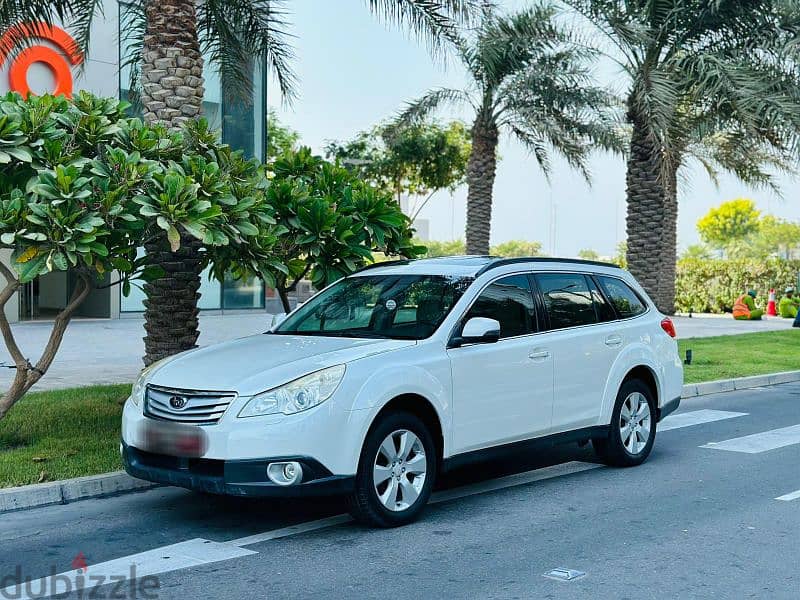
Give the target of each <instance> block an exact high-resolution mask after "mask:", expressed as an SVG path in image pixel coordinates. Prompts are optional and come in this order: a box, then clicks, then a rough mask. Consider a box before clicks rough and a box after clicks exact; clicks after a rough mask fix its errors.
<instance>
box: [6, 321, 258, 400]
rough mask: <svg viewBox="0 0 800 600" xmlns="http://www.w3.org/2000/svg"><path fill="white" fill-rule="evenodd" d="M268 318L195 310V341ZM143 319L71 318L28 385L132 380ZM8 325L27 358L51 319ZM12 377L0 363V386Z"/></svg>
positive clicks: (242, 331)
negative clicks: (45, 365) (46, 364)
mask: <svg viewBox="0 0 800 600" xmlns="http://www.w3.org/2000/svg"><path fill="white" fill-rule="evenodd" d="M271 320H272V315H270V314H267V313H264V312H252V313H245V314H234V315H224V316H223V315H206V316H203V315H201V317H200V339H199V341H198V343H199V344H200V345H201V346H208V345H209V344H216V343H218V342H222V341H225V340H231V339H236V338H240V337H244V336H246V335H254V334H257V333H263V332H264V331H266V330H267V329H268V328H269V325H270V323H271ZM143 324H144V321H143V320H142V319H133V318H131V319H103V320H99V319H92V320H76V321H73V322H72V323H70V325H69V327H68V329H67V332H66V334H65V335H64V341H63V343H62V344H61V348H60V349H59V351H58V354H56V358H55V360H54V361H53V365H52V366H51V367H50V369H49V370H48V372H47V374H46V375H45V376H44V377H43V378H42V379H41V381H40V382H39V383H38V384H37V385H36V386H34V388H33V389H34V391H35V390H50V389H59V388H71V387H79V386H85V385H92V384H99V383H132V382H133V380H134V379H136V376H137V375H138V373H139V371H140V370H141V369H142V367H143V366H144V365H143V363H142V355H143V354H144V341H143V339H142V338H143V337H144V334H145V331H144V327H143ZM12 328H13V330H14V335H15V336H16V338H17V342H18V343H19V346H20V348H21V350H22V352H23V353H24V354H25V355H26V356H28V357H29V358H30V359H31V362H33V361H35V360H38V359H39V356H40V354H41V351H42V348H44V346H45V344H46V343H47V337H48V336H49V335H50V330H51V329H52V323H48V322H42V321H34V322H28V323H15V324H14V325H13V326H12ZM0 346H2V344H0ZM0 361H2V362H5V363H9V362H10V361H11V358H10V357H9V356H8V353H7V352H6V349H5V346H2V347H0ZM13 377H14V371H13V370H12V369H0V389H6V388H7V387H8V385H9V384H10V383H11V381H12V380H13Z"/></svg>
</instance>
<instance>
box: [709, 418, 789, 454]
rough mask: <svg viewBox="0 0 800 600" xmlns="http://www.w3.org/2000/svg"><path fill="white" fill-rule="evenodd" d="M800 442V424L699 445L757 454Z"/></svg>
mask: <svg viewBox="0 0 800 600" xmlns="http://www.w3.org/2000/svg"><path fill="white" fill-rule="evenodd" d="M794 444H800V425H791V426H789V427H781V428H780V429H770V430H769V431H762V432H761V433H754V434H752V435H745V436H742V437H738V438H732V439H730V440H723V441H721V442H709V443H708V444H704V445H702V446H700V447H701V448H712V449H714V450H728V451H730V452H743V453H745V454H758V453H760V452H767V451H768V450H775V449H776V448H783V447H784V446H792V445H794Z"/></svg>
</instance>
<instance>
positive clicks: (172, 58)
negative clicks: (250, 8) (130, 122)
mask: <svg viewBox="0 0 800 600" xmlns="http://www.w3.org/2000/svg"><path fill="white" fill-rule="evenodd" d="M145 16H146V26H145V34H144V44H143V47H142V105H143V106H144V119H145V121H147V122H148V123H159V124H162V125H165V126H166V127H169V128H171V129H177V128H179V127H180V126H181V125H182V124H183V123H184V122H185V121H186V120H188V119H190V118H194V117H197V116H199V115H200V113H201V112H202V108H203V56H202V54H200V42H199V40H198V37H197V13H196V9H195V3H194V0H159V1H158V2H156V1H155V0H147V3H146V5H145Z"/></svg>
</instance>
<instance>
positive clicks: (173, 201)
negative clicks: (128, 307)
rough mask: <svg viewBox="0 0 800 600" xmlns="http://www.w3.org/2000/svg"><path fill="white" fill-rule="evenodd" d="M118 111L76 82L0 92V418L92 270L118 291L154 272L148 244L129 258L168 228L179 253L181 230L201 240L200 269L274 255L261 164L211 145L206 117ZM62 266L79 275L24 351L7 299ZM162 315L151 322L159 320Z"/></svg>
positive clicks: (249, 263) (44, 365)
mask: <svg viewBox="0 0 800 600" xmlns="http://www.w3.org/2000/svg"><path fill="white" fill-rule="evenodd" d="M124 111H125V104H124V103H121V102H119V101H118V100H115V99H104V98H96V97H94V96H91V95H89V94H87V93H83V92H82V93H79V94H78V95H77V96H76V98H75V99H74V101H68V100H66V99H65V98H63V97H57V98H56V97H53V96H41V97H35V96H30V97H29V98H28V99H27V100H23V99H22V98H21V97H20V96H19V95H17V94H8V95H6V96H5V97H4V98H3V99H2V101H0V131H1V132H2V133H0V247H2V248H6V249H10V250H11V266H12V268H9V267H8V266H5V265H4V264H3V263H0V274H2V276H3V277H4V279H5V286H4V287H3V288H2V290H0V333H2V336H3V340H4V342H5V345H6V348H7V350H8V352H9V354H10V355H11V357H12V360H13V361H14V368H15V371H16V372H15V377H14V381H13V382H12V384H11V386H10V387H9V389H8V390H7V391H6V392H5V394H3V396H2V398H1V399H0V418H2V417H3V415H5V414H6V413H7V412H8V410H9V409H10V408H11V407H12V406H13V405H14V403H15V402H16V401H17V400H19V398H21V397H22V396H23V395H24V394H25V393H26V392H27V391H28V390H29V389H30V388H31V386H33V385H34V384H35V383H36V382H37V381H39V379H41V377H42V376H43V375H44V374H45V373H46V372H47V370H48V368H49V367H50V365H51V364H52V361H53V359H54V357H55V355H56V352H57V351H58V348H59V346H60V344H61V341H62V339H63V336H64V332H65V331H66V328H67V326H68V324H69V322H70V319H71V318H72V316H73V315H74V314H75V311H76V310H77V309H78V307H79V306H80V305H81V303H82V302H83V301H84V300H85V299H86V297H87V296H88V295H89V293H90V292H91V290H92V289H94V288H95V287H97V286H98V285H100V283H99V281H100V280H101V279H103V278H104V277H106V276H107V275H108V274H109V273H111V272H112V271H114V272H118V273H119V275H120V280H119V281H118V282H115V283H121V284H122V285H123V290H124V291H127V290H128V289H129V288H130V285H131V282H132V281H133V280H136V279H143V280H144V281H150V282H151V283H146V284H145V285H152V281H153V280H155V281H160V280H161V275H162V274H161V273H160V268H159V267H157V266H154V265H153V264H152V263H151V261H150V256H149V255H148V256H145V257H143V258H139V257H137V248H139V247H141V246H142V245H144V246H147V245H148V244H149V243H152V241H153V240H156V239H161V237H162V236H165V237H166V239H168V240H169V243H170V244H171V245H172V249H173V250H174V251H176V252H179V251H180V250H181V246H182V243H183V242H182V238H181V236H180V234H179V231H180V230H182V231H185V232H187V233H188V234H189V235H190V236H191V238H192V239H193V240H194V242H193V243H197V244H200V245H201V246H202V248H203V250H204V252H203V253H202V254H201V255H200V256H201V259H200V264H199V265H198V268H202V267H203V266H204V265H205V264H210V263H213V264H214V266H215V267H216V268H217V269H218V271H219V270H222V271H224V270H226V269H227V268H229V267H231V266H233V265H231V264H230V260H229V258H230V256H236V260H237V263H236V264H237V266H238V268H239V272H240V273H254V272H260V271H261V270H263V268H264V265H266V266H269V264H270V261H271V260H272V248H271V246H272V244H273V242H274V227H273V224H274V219H273V217H272V214H271V213H272V211H271V209H270V207H269V206H268V205H267V204H266V203H265V197H264V193H263V189H264V182H265V177H264V176H263V173H262V170H261V169H260V168H259V167H258V166H257V165H255V164H254V163H248V162H247V161H244V160H243V159H242V158H241V155H240V154H239V153H232V152H231V151H230V149H229V148H228V147H226V146H223V145H220V144H218V143H217V142H216V138H215V137H212V136H211V135H209V133H208V132H207V131H206V130H204V129H203V123H200V124H197V125H196V126H194V127H192V128H190V129H188V130H187V131H186V133H185V134H179V133H173V134H167V132H166V131H165V130H164V129H163V128H160V127H151V126H147V125H144V124H142V123H141V121H139V120H137V119H127V118H125V117H124ZM234 247H235V248H236V250H235V251H233V250H232V249H233V248H234ZM66 270H70V271H71V272H72V273H74V274H75V275H76V277H77V285H76V286H75V288H74V291H73V292H72V295H71V297H70V299H69V301H68V303H67V306H66V307H65V308H64V309H62V310H61V311H60V312H59V314H58V315H57V316H56V318H55V321H54V323H53V328H52V331H51V334H50V337H49V340H48V342H47V344H46V346H45V348H44V350H43V352H42V354H41V357H40V358H39V359H38V360H37V361H35V362H31V361H30V360H29V359H28V358H27V357H26V356H25V355H24V354H23V352H22V350H21V349H20V347H19V345H18V344H17V341H16V339H15V336H14V333H13V331H12V329H11V327H10V325H9V323H8V320H7V318H6V315H5V305H6V303H7V302H8V301H9V299H10V298H11V297H12V296H13V295H14V293H15V292H16V291H17V290H19V288H20V287H21V286H22V285H23V284H25V283H27V282H29V281H32V280H34V279H35V278H36V277H38V276H40V275H43V274H45V273H49V272H52V271H66ZM234 272H236V271H234ZM194 292H195V293H196V288H195V290H194ZM175 306H176V310H178V307H179V306H180V305H179V304H178V303H176V305H175ZM170 317H171V316H170V315H166V319H165V320H163V321H162V322H160V325H161V326H162V327H163V328H164V329H165V330H167V331H168V330H169V318H170ZM164 335H167V333H165V334H164ZM155 358H157V357H155Z"/></svg>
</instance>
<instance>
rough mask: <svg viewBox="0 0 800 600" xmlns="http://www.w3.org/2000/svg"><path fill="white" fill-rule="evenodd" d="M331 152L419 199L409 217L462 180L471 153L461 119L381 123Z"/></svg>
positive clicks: (396, 193) (387, 187)
mask: <svg viewBox="0 0 800 600" xmlns="http://www.w3.org/2000/svg"><path fill="white" fill-rule="evenodd" d="M326 153H327V155H328V156H329V157H331V158H335V159H337V160H339V161H340V162H341V163H342V164H343V165H345V166H346V167H347V168H349V169H350V170H352V171H353V172H355V173H357V174H358V175H359V176H360V177H362V178H363V179H366V180H367V181H369V182H371V183H372V184H373V185H375V186H377V187H380V188H381V189H384V190H386V191H388V192H389V193H391V194H392V195H393V196H394V197H395V198H396V199H397V202H398V203H400V201H401V198H402V196H403V194H407V195H409V196H415V197H417V198H419V201H418V202H417V203H415V205H414V206H413V207H409V216H410V217H411V219H412V221H413V220H414V218H415V217H416V216H417V215H418V214H419V212H420V210H422V208H423V207H424V206H425V205H426V204H427V202H428V201H429V200H430V199H431V197H432V196H433V195H434V194H435V193H436V192H438V191H440V190H444V189H448V190H450V191H453V190H454V189H455V188H456V187H457V186H459V185H461V184H462V183H463V182H464V176H465V174H466V169H467V159H468V158H469V153H470V140H469V132H468V131H467V130H466V128H465V127H464V124H463V123H461V122H460V121H452V122H450V123H448V124H447V125H444V126H443V125H439V124H438V123H413V124H407V125H402V124H387V125H379V126H378V127H375V128H374V129H372V130H371V131H369V132H361V133H359V134H358V135H357V136H356V137H355V139H353V140H351V141H349V142H345V143H341V144H340V143H336V142H334V143H332V144H329V145H328V147H327V148H326Z"/></svg>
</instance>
